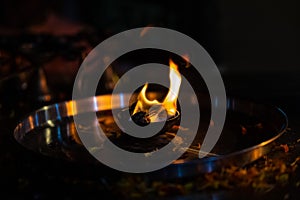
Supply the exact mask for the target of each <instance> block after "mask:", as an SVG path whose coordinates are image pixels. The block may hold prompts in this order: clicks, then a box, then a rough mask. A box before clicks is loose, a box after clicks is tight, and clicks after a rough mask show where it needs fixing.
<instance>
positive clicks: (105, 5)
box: [0, 0, 300, 111]
mask: <svg viewBox="0 0 300 200" xmlns="http://www.w3.org/2000/svg"><path fill="white" fill-rule="evenodd" d="M299 8H300V3H299V1H297V0H289V1H285V2H283V1H279V0H275V1H274V0H265V1H258V0H255V1H253V0H251V1H250V0H246V1H238V0H227V1H221V0H209V1H208V0H207V1H198V2H197V4H196V3H195V2H194V1H191V0H186V1H181V2H175V1H170V0H166V1H158V0H153V1H145V0H127V1H121V0H110V1H103V0H102V1H94V0H84V1H83V0H74V1H71V0H65V1H58V0H55V1H46V0H40V1H39V0H29V1H17V0H2V2H1V7H0V27H1V32H3V33H11V32H16V31H28V30H30V31H41V30H44V31H47V30H49V31H52V32H55V30H56V31H58V32H59V30H60V29H61V30H63V29H66V32H67V33H72V32H76V31H77V30H79V29H80V28H82V25H83V29H84V28H87V27H89V28H92V29H97V30H99V31H100V32H102V33H103V34H104V37H108V36H110V35H113V34H115V33H118V32H120V31H123V30H127V29H130V28H136V27H143V26H147V25H154V26H162V27H166V28H171V29H175V30H178V31H180V32H182V33H184V34H187V35H189V36H190V37H192V38H194V39H195V40H197V41H198V42H199V43H200V44H201V45H202V46H203V47H204V48H205V49H206V50H207V51H208V52H209V53H210V55H211V56H212V58H213V59H214V61H215V62H216V64H217V65H218V67H219V69H220V71H221V73H222V74H223V76H224V81H225V84H226V87H227V90H228V92H230V93H232V94H237V95H239V96H245V97H252V98H258V99H262V100H265V101H267V102H270V103H276V104H280V106H282V107H288V105H286V104H285V102H284V101H283V99H286V98H288V99H290V100H291V101H289V104H290V105H291V107H292V108H293V109H291V110H292V111H294V109H295V107H298V106H297V100H295V99H296V98H297V95H299V88H298V85H299V84H298V83H299V81H298V80H299V79H298V76H299V75H300V69H299V67H300V59H299V56H298V54H299V46H300V39H299V35H300V23H299V22H300V13H299V12H298V10H299ZM49 16H56V17H57V18H55V19H54V20H53V17H52V18H51V17H49ZM49 18H50V19H49ZM51 19H52V23H51ZM57 19H63V22H60V23H56V22H57V21H59V20H57ZM47 20H48V22H49V21H50V22H49V23H48V25H49V24H50V28H49V29H47V28H45V26H43V25H42V24H43V23H44V25H45V22H46V21H47ZM55 20H56V21H55ZM46 24H47V23H46ZM56 25H57V26H58V27H57V28H55V26H56ZM69 25H70V26H69ZM103 39H104V38H103ZM288 108H290V107H288Z"/></svg>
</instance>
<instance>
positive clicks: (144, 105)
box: [133, 59, 181, 122]
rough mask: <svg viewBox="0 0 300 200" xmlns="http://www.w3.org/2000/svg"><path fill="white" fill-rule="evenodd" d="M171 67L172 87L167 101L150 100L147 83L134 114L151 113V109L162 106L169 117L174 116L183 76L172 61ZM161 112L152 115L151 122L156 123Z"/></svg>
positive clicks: (140, 94)
mask: <svg viewBox="0 0 300 200" xmlns="http://www.w3.org/2000/svg"><path fill="white" fill-rule="evenodd" d="M169 66H170V72H169V78H170V87H169V91H168V94H167V95H166V97H165V99H164V100H163V102H159V101H158V100H156V99H154V100H149V99H148V98H147V96H146V90H147V87H148V83H146V84H145V85H144V87H143V89H142V90H141V92H140V93H139V95H138V98H137V100H138V101H137V104H136V106H135V108H134V111H133V114H135V113H137V112H140V111H144V112H147V113H149V109H150V108H151V107H152V106H154V105H157V106H161V109H165V110H166V112H167V114H168V116H174V115H175V114H176V111H177V105H176V102H177V98H178V93H179V89H180V84H181V75H180V73H179V71H178V66H177V65H176V64H175V63H174V62H173V61H172V60H171V59H170V61H169ZM160 112H161V110H157V111H156V114H155V115H154V116H153V115H150V120H151V122H154V121H156V120H157V118H158V114H159V113H160Z"/></svg>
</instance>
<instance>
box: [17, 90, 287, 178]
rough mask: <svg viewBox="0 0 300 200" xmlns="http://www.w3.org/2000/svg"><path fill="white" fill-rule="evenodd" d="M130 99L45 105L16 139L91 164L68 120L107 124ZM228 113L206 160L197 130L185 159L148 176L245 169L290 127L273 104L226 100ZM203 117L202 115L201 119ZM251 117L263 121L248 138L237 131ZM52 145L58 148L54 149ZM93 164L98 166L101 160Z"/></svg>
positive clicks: (120, 97)
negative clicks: (90, 115) (93, 118)
mask: <svg viewBox="0 0 300 200" xmlns="http://www.w3.org/2000/svg"><path fill="white" fill-rule="evenodd" d="M184 97H185V99H184V101H188V102H190V103H191V104H192V103H193V101H194V100H193V99H190V98H189V96H188V95H184ZM112 99H113V100H114V101H113V102H112ZM130 99H131V96H130V95H128V94H120V95H118V96H117V98H112V96H111V95H101V96H96V97H91V98H88V99H82V100H78V101H77V102H72V101H69V102H62V103H58V104H54V105H50V106H47V107H43V108H41V109H39V110H37V111H35V112H33V113H31V114H29V115H28V116H27V117H26V118H24V119H23V120H22V121H21V122H20V123H19V125H18V126H17V127H16V128H15V131H14V137H15V139H16V140H17V141H18V142H19V143H20V144H22V145H24V146H25V147H27V148H28V149H31V150H34V151H37V152H40V153H42V154H45V155H48V156H53V157H61V158H65V159H70V160H76V161H79V162H81V161H83V162H93V163H94V162H95V159H93V158H92V157H91V156H90V155H89V153H88V152H87V151H86V149H85V148H84V147H83V146H82V144H81V141H80V138H79V137H78V134H77V131H76V128H75V125H74V122H73V119H72V116H73V115H74V114H75V113H76V114H78V113H80V114H84V113H85V112H96V111H97V113H98V114H100V115H99V123H100V124H101V123H102V122H103V121H101V120H103V118H101V116H102V117H103V116H104V120H109V119H105V116H106V115H109V113H110V111H111V109H122V108H124V105H126V104H127V102H129V100H130ZM78 104H80V108H86V109H84V110H83V109H81V110H75V112H74V111H73V108H76V105H78ZM207 107H208V105H206V104H205V105H202V107H201V108H204V109H202V110H201V112H204V111H205V108H207ZM227 109H228V117H227V119H228V120H227V122H226V124H225V127H224V130H223V132H222V135H221V138H220V140H219V141H218V143H217V144H216V146H215V148H214V149H213V152H210V154H209V155H208V157H205V158H202V159H199V158H198V157H197V156H195V152H196V153H197V154H198V153H199V148H195V146H197V144H198V143H200V144H201V140H202V136H203V135H202V132H201V130H200V131H199V136H200V137H199V138H196V140H198V141H195V142H196V143H195V146H190V147H189V148H188V149H187V151H186V154H188V155H189V156H188V157H187V158H182V159H178V160H176V161H175V162H174V163H173V164H171V165H169V166H168V167H165V168H163V169H161V170H158V171H155V172H151V173H150V174H151V178H155V177H159V178H176V177H177V178H178V177H188V176H193V175H195V174H199V173H206V172H212V171H214V170H217V169H220V167H224V166H227V165H232V164H233V165H236V166H244V165H246V164H249V163H250V162H252V161H255V160H257V159H258V158H260V157H262V156H264V155H266V154H267V153H268V152H270V150H271V149H272V148H273V144H274V143H273V142H274V141H275V140H276V139H277V138H279V137H280V136H281V135H282V134H283V133H284V132H285V130H286V128H287V125H288V123H287V116H286V115H285V113H284V112H283V111H282V110H280V109H279V108H277V107H274V106H269V105H262V104H257V103H254V102H250V101H244V100H240V99H235V98H228V108H227ZM201 114H202V113H201ZM205 114H206V113H205V112H204V114H203V115H202V118H205ZM253 119H255V120H258V121H259V122H260V120H261V123H262V124H263V126H261V125H260V126H258V128H259V129H257V132H255V131H254V132H252V133H251V127H254V126H249V128H248V129H249V131H247V134H245V135H244V134H242V133H241V132H240V131H239V130H240V129H239V128H240V125H241V124H244V123H246V122H245V121H250V122H251V120H253ZM49 122H50V123H49ZM104 122H105V121H104ZM253 123H254V122H253ZM255 123H256V121H255ZM209 124H211V122H210V120H208V122H207V123H206V125H207V126H209ZM250 125H251V124H250ZM255 130H256V129H255ZM187 131H188V129H187ZM49 144H51V145H49ZM53 144H55V145H53ZM53 146H55V147H56V148H55V149H53ZM96 163H98V164H99V162H96ZM100 166H101V165H100Z"/></svg>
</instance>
